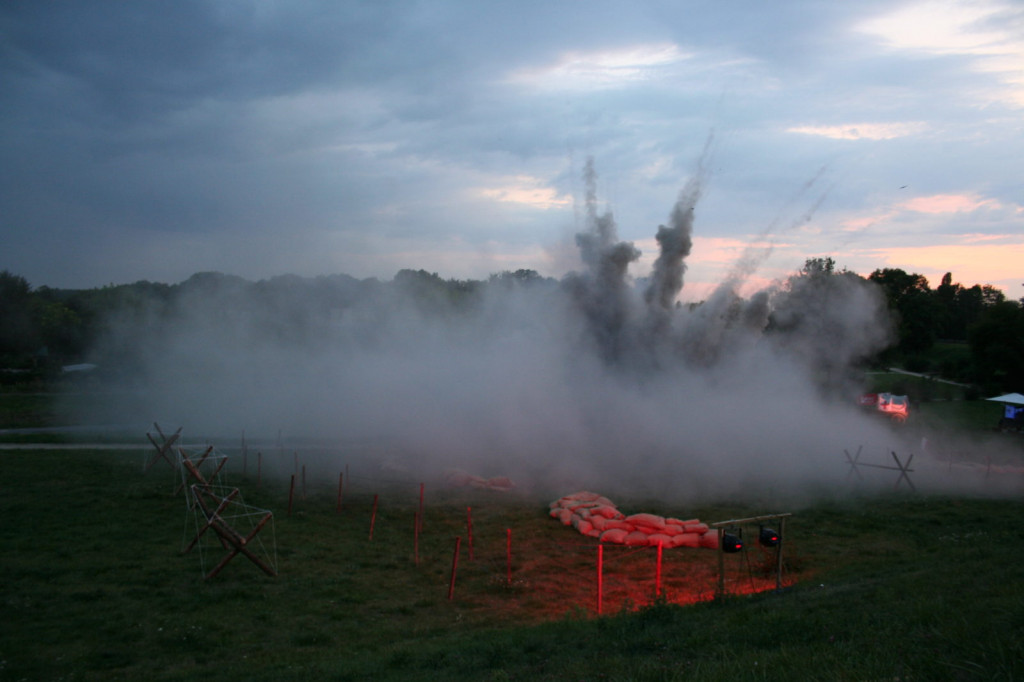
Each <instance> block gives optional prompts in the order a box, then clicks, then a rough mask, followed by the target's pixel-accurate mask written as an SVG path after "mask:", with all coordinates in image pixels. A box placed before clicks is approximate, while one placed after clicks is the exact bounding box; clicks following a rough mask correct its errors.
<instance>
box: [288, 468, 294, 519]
mask: <svg viewBox="0 0 1024 682" xmlns="http://www.w3.org/2000/svg"><path fill="white" fill-rule="evenodd" d="M294 497H295V474H292V483H291V485H290V486H288V516H291V515H292V499H294Z"/></svg>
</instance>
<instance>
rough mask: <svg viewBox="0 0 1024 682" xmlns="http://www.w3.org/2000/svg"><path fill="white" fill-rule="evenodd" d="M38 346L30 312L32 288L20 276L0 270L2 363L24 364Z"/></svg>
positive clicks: (38, 342)
mask: <svg viewBox="0 0 1024 682" xmlns="http://www.w3.org/2000/svg"><path fill="white" fill-rule="evenodd" d="M41 345H42V344H41V340H40V338H39V331H38V328H37V327H36V324H35V320H34V319H33V315H32V287H31V286H30V285H29V283H28V280H26V279H25V278H24V277H21V276H19V275H15V274H12V273H10V272H8V271H7V270H4V271H3V272H0V358H3V362H4V364H8V365H11V364H24V363H25V360H26V358H27V357H28V356H30V355H31V354H32V353H34V352H36V351H38V350H39V349H40V346H41Z"/></svg>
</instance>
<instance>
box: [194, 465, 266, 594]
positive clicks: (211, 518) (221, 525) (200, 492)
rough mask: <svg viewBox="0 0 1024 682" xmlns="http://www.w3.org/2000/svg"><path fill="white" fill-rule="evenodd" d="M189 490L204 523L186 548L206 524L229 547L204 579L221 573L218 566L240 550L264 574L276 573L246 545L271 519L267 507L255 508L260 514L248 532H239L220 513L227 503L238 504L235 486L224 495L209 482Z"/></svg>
mask: <svg viewBox="0 0 1024 682" xmlns="http://www.w3.org/2000/svg"><path fill="white" fill-rule="evenodd" d="M191 490H192V496H193V498H194V499H195V502H196V506H197V507H199V509H200V510H201V511H202V515H203V518H204V519H205V521H206V525H205V526H204V527H203V529H202V530H201V531H200V532H199V533H197V535H196V538H195V540H194V541H193V542H192V544H191V545H190V546H189V549H191V548H192V547H194V546H195V544H196V542H198V540H199V536H200V535H202V533H204V532H205V531H206V529H207V528H212V529H213V532H214V533H216V534H217V537H218V538H219V539H220V541H221V545H222V546H223V547H224V548H225V549H227V550H228V553H227V554H225V555H224V558H222V559H221V560H220V562H218V564H217V565H216V566H214V567H213V569H212V570H210V572H209V573H207V574H206V579H207V580H209V579H210V578H213V577H214V576H216V575H217V574H218V573H220V572H221V570H222V569H223V568H224V567H225V566H227V564H228V562H229V561H231V560H232V559H234V558H235V557H236V556H237V555H239V554H242V555H243V556H245V557H246V558H247V559H249V561H251V562H252V563H254V564H256V566H258V567H259V568H260V570H262V571H263V572H264V573H266V574H267V575H269V576H271V577H274V576H276V575H277V571H276V570H274V568H273V567H271V566H270V565H269V564H268V563H267V562H266V561H264V560H263V559H262V558H261V557H259V556H257V555H256V553H254V552H253V551H252V550H251V549H250V548H249V545H250V544H251V543H252V542H253V540H254V539H255V538H256V535H257V534H258V533H259V532H260V531H261V530H263V527H264V526H266V525H267V523H268V522H269V521H270V520H271V519H273V517H274V513H273V512H271V511H268V510H266V509H261V510H258V511H259V512H261V513H263V515H262V517H261V518H260V520H259V521H257V522H256V524H255V525H254V526H253V528H252V530H251V531H250V532H249V534H248V535H242V534H241V533H239V532H238V531H237V530H235V529H234V528H232V527H231V526H230V525H228V523H227V521H226V520H225V519H224V516H223V513H224V512H225V511H226V510H227V509H228V508H229V507H230V506H232V505H234V504H237V502H236V501H235V499H234V498H235V497H236V496H237V495H238V488H234V489H233V490H232V491H231V492H230V493H229V494H228V495H226V496H224V497H221V496H219V495H217V494H216V493H214V492H213V489H212V488H211V487H209V486H203V485H199V484H192V487H191Z"/></svg>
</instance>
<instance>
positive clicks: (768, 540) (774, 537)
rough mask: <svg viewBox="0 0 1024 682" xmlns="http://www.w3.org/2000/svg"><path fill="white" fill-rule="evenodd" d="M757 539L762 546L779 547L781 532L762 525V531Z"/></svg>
mask: <svg viewBox="0 0 1024 682" xmlns="http://www.w3.org/2000/svg"><path fill="white" fill-rule="evenodd" d="M757 541H758V542H760V543H761V546H762V547H778V546H779V534H778V533H777V532H776V531H774V530H772V529H771V528H765V527H764V526H761V531H760V532H759V533H758V535H757Z"/></svg>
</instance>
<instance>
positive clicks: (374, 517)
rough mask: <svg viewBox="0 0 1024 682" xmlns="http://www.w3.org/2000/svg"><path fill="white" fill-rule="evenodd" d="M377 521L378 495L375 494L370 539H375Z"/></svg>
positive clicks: (371, 513) (371, 514)
mask: <svg viewBox="0 0 1024 682" xmlns="http://www.w3.org/2000/svg"><path fill="white" fill-rule="evenodd" d="M376 522H377V495H374V496H373V511H371V512H370V539H371V540H373V524H375V523H376Z"/></svg>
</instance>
